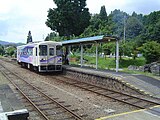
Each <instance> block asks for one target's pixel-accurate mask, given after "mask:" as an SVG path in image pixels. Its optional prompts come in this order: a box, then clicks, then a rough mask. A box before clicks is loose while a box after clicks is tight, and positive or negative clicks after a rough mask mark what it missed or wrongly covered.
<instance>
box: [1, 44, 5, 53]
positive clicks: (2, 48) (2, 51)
mask: <svg viewBox="0 0 160 120" xmlns="http://www.w3.org/2000/svg"><path fill="white" fill-rule="evenodd" d="M4 53H5V51H4V47H3V46H2V45H0V55H4Z"/></svg>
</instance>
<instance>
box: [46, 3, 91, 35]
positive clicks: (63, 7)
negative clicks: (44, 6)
mask: <svg viewBox="0 0 160 120" xmlns="http://www.w3.org/2000/svg"><path fill="white" fill-rule="evenodd" d="M54 2H55V4H56V5H57V8H53V9H49V11H48V15H47V17H48V19H47V21H46V25H47V26H48V27H50V28H51V30H53V31H56V32H59V36H67V37H69V36H72V35H75V36H78V35H80V34H81V33H83V31H84V29H85V28H86V27H88V25H89V20H90V13H89V9H88V8H85V6H86V0H68V1H67V0H54Z"/></svg>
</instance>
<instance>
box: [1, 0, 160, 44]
mask: <svg viewBox="0 0 160 120" xmlns="http://www.w3.org/2000/svg"><path fill="white" fill-rule="evenodd" d="M86 4H87V7H88V8H89V12H90V13H92V14H94V13H99V12H100V8H101V6H103V5H105V7H106V11H107V14H109V13H110V12H111V11H113V10H115V9H120V10H121V11H124V12H127V13H128V14H132V12H133V11H135V12H136V13H138V14H140V13H141V14H149V13H151V12H153V11H158V10H160V0H86ZM55 7H56V5H55V4H54V2H53V0H0V40H3V41H8V42H15V43H18V42H22V43H26V41H27V35H28V32H29V31H31V33H32V38H33V41H43V40H44V38H45V37H46V36H47V35H48V34H49V33H50V32H51V30H50V28H48V27H47V26H46V25H45V21H46V19H47V14H48V12H47V11H48V10H49V8H55Z"/></svg>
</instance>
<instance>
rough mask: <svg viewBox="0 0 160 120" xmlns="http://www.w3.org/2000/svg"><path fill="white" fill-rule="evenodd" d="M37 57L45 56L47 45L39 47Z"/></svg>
mask: <svg viewBox="0 0 160 120" xmlns="http://www.w3.org/2000/svg"><path fill="white" fill-rule="evenodd" d="M39 55H40V56H47V45H39Z"/></svg>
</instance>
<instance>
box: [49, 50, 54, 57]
mask: <svg viewBox="0 0 160 120" xmlns="http://www.w3.org/2000/svg"><path fill="white" fill-rule="evenodd" d="M49 55H50V56H53V55H54V48H49Z"/></svg>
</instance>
